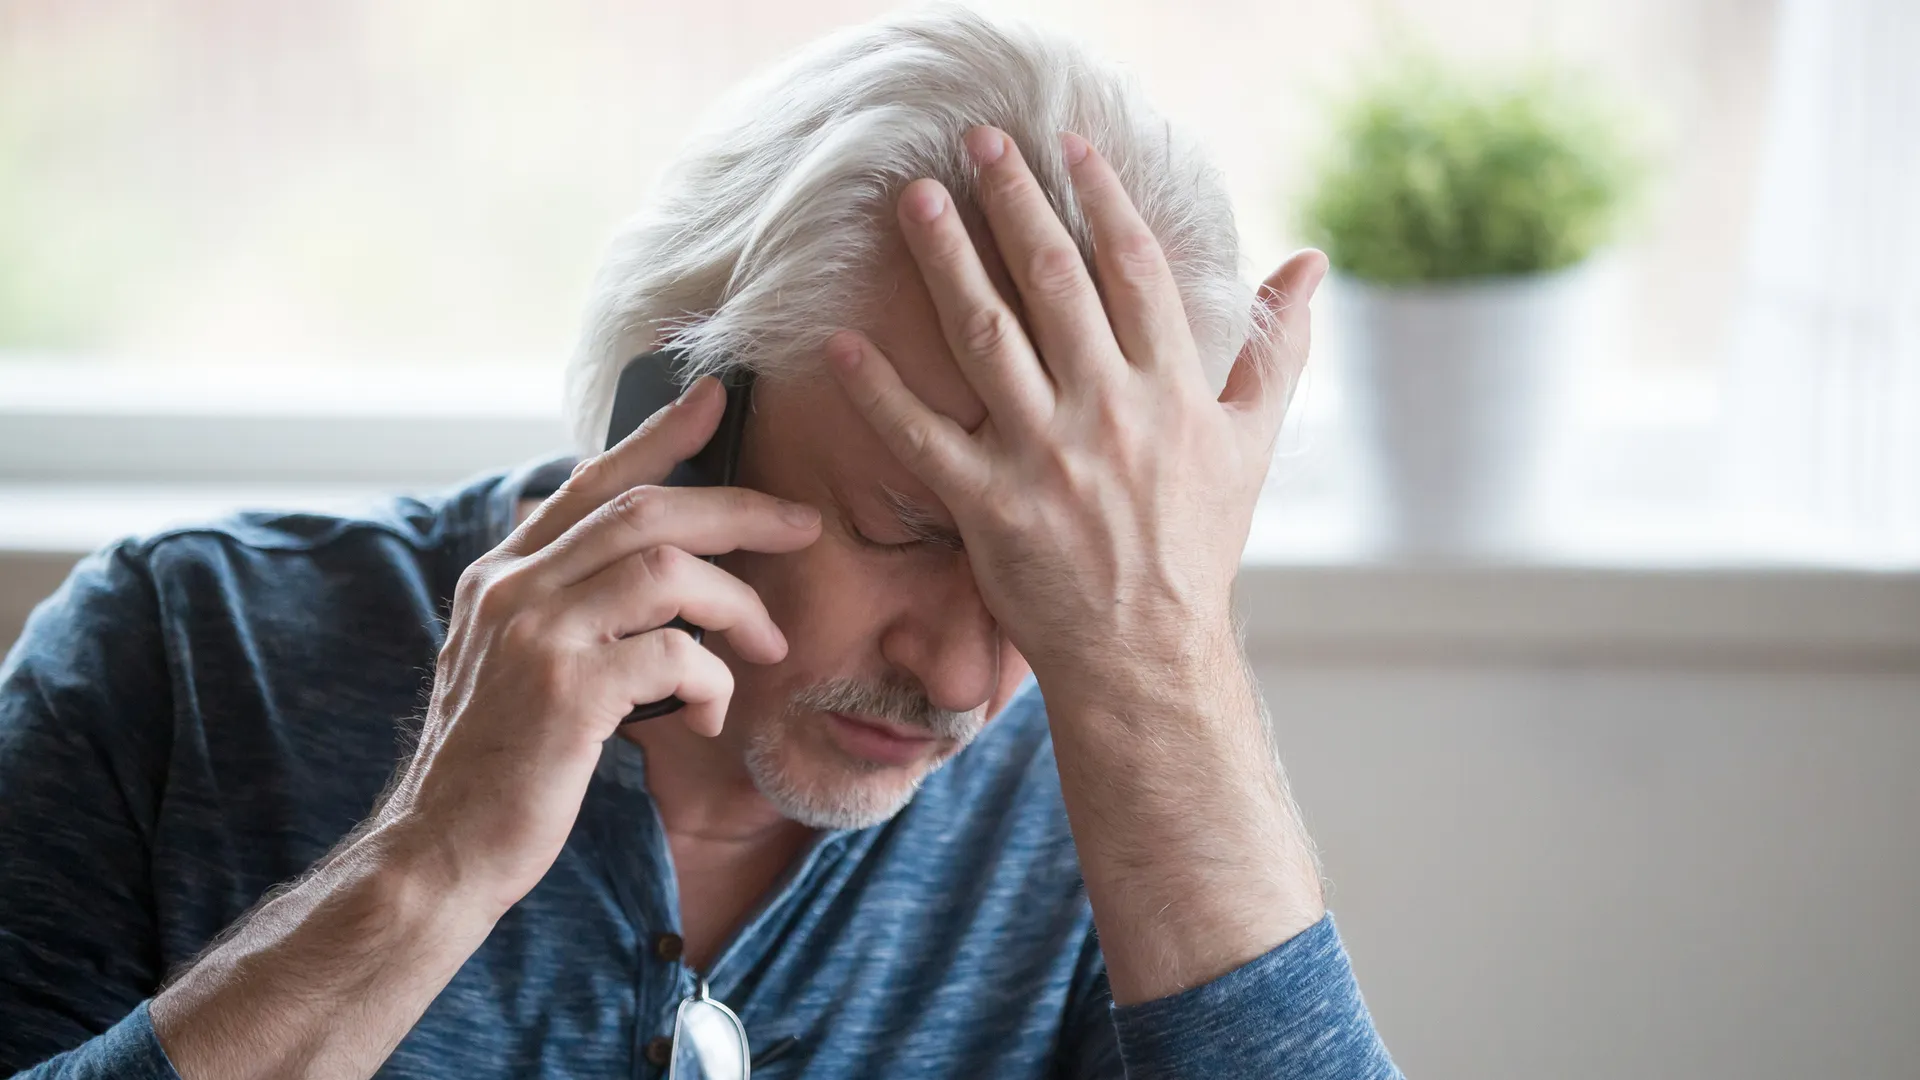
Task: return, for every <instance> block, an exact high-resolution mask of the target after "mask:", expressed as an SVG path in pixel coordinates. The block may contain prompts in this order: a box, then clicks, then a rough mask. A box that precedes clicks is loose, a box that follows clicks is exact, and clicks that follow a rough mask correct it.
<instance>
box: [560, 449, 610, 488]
mask: <svg viewBox="0 0 1920 1080" xmlns="http://www.w3.org/2000/svg"><path fill="white" fill-rule="evenodd" d="M608 457H609V455H608V454H605V453H600V454H595V455H593V456H592V457H589V458H583V459H581V461H580V463H579V464H578V465H575V466H574V467H573V473H572V475H570V476H568V477H567V478H566V479H565V480H564V481H562V482H561V484H560V489H561V490H562V491H573V492H581V491H592V490H594V489H595V488H597V487H599V486H600V483H601V480H602V478H603V477H604V476H605V475H606V472H607V468H608V466H607V458H608Z"/></svg>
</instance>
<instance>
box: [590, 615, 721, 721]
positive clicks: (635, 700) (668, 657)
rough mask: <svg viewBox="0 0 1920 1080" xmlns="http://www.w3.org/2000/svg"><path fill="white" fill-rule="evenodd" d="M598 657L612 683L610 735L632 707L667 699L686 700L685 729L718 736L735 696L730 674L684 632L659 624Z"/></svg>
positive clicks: (607, 649) (681, 719)
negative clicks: (729, 704)
mask: <svg viewBox="0 0 1920 1080" xmlns="http://www.w3.org/2000/svg"><path fill="white" fill-rule="evenodd" d="M601 656H602V657H603V663H604V666H603V667H602V668H601V670H602V671H603V672H605V673H606V674H607V677H608V684H609V686H610V687H612V690H611V694H612V700H611V701H609V702H608V709H607V712H608V713H609V714H614V715H613V716H612V723H611V724H610V725H609V727H608V733H609V734H611V733H612V730H613V728H616V727H618V726H619V723H620V721H621V720H624V719H626V717H627V714H628V713H630V712H632V711H633V710H634V709H635V708H638V707H639V706H641V705H647V704H651V703H652V702H655V701H660V700H662V699H664V698H669V697H677V698H679V699H680V700H681V701H684V702H686V703H687V707H686V708H685V709H684V710H682V711H681V713H680V715H679V719H680V721H681V722H682V723H684V724H686V725H687V727H688V728H690V729H692V730H693V731H694V732H695V733H697V734H700V735H706V736H708V737H712V736H714V735H718V734H720V729H721V728H722V727H723V726H724V725H725V723H726V718H727V702H728V701H730V700H731V699H732V698H733V672H731V671H729V670H727V665H726V662H725V661H723V660H721V659H720V658H719V657H717V656H715V655H713V653H711V652H709V651H707V649H706V647H705V646H702V645H701V644H700V643H699V642H697V641H695V640H693V638H692V637H691V636H689V635H688V634H687V632H686V631H684V630H679V629H676V628H674V627H662V628H660V629H658V630H650V631H648V632H647V633H644V634H640V635H638V636H636V637H630V638H622V639H621V640H619V641H616V642H613V643H612V644H611V645H609V646H607V648H606V649H604V650H602V652H601Z"/></svg>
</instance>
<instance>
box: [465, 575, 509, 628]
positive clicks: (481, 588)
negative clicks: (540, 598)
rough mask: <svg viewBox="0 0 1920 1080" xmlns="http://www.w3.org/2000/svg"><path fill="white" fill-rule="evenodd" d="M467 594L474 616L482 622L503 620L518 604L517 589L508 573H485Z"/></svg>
mask: <svg viewBox="0 0 1920 1080" xmlns="http://www.w3.org/2000/svg"><path fill="white" fill-rule="evenodd" d="M476 581H477V582H478V583H477V584H476V585H474V587H473V588H472V590H470V591H469V592H468V594H467V596H468V606H469V607H471V608H472V610H473V614H474V617H475V618H477V619H479V620H480V621H481V622H483V623H493V622H503V621H505V620H507V619H509V618H510V617H511V616H512V615H513V613H514V612H515V611H516V610H518V608H519V606H520V599H519V590H518V589H516V588H515V587H514V585H513V579H512V576H511V575H509V574H486V575H482V576H480V577H478V578H476Z"/></svg>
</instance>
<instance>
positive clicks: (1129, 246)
mask: <svg viewBox="0 0 1920 1080" xmlns="http://www.w3.org/2000/svg"><path fill="white" fill-rule="evenodd" d="M1111 254H1112V259H1113V272H1114V274H1115V275H1116V276H1117V277H1118V278H1119V283H1120V284H1122V285H1128V286H1133V287H1139V286H1144V285H1153V284H1157V283H1158V282H1159V281H1160V279H1161V278H1162V277H1164V276H1165V275H1166V272H1167V260H1166V254H1165V252H1163V251H1162V250H1161V248H1160V241H1159V240H1157V239H1155V238H1154V235H1153V234H1152V233H1150V232H1133V233H1128V234H1127V235H1125V236H1122V237H1120V238H1118V239H1116V240H1114V241H1113V247H1112V252H1111Z"/></svg>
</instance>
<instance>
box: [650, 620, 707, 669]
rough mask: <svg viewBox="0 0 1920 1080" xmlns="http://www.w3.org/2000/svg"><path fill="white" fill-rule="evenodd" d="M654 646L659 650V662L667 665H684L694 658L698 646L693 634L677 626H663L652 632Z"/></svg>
mask: <svg viewBox="0 0 1920 1080" xmlns="http://www.w3.org/2000/svg"><path fill="white" fill-rule="evenodd" d="M653 641H654V648H655V649H657V650H659V653H660V662H661V663H662V664H665V665H667V666H669V667H685V666H686V665H687V664H688V663H690V662H691V661H692V660H693V659H694V655H693V654H694V652H695V650H697V649H699V648H700V645H699V643H698V642H696V641H694V640H693V635H691V634H689V633H687V632H686V631H685V630H682V629H680V628H679V627H677V626H663V627H661V628H660V629H658V630H655V631H654V632H653Z"/></svg>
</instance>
